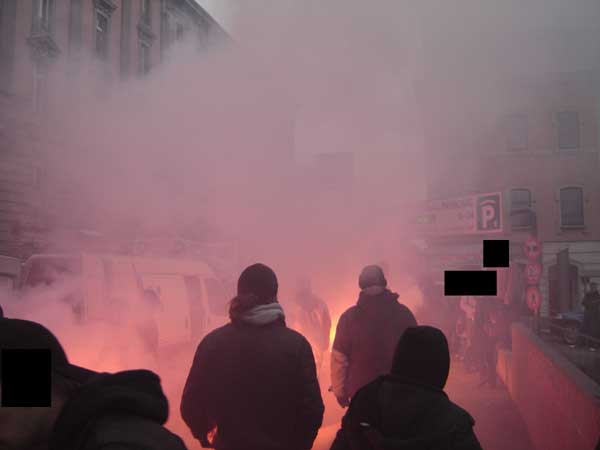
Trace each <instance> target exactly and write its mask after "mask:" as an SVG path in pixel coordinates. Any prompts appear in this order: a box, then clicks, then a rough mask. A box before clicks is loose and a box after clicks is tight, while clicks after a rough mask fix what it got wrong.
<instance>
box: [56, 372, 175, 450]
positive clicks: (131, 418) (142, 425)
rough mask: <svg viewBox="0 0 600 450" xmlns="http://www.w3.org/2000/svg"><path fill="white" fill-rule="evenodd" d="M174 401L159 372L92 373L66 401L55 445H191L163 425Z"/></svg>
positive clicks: (63, 448) (139, 448)
mask: <svg viewBox="0 0 600 450" xmlns="http://www.w3.org/2000/svg"><path fill="white" fill-rule="evenodd" d="M168 413H169V405H168V401H167V398H166V397H165V395H164V393H163V391H162V388H161V386H160V379H159V377H158V376H157V375H156V374H154V373H153V372H150V371H147V370H132V371H125V372H119V373H115V374H107V373H101V374H97V375H95V376H92V377H91V379H90V380H89V381H88V382H86V383H85V384H83V385H82V386H81V387H80V388H79V389H77V390H76V392H75V393H74V394H73V395H72V396H71V398H70V399H69V400H68V401H67V402H66V403H65V405H64V407H63V409H62V411H61V413H60V415H59V416H58V418H57V421H56V423H55V426H54V429H53V432H52V435H51V438H50V444H49V449H50V450H71V449H73V450H74V449H78V450H95V449H101V448H102V449H104V448H113V447H112V446H114V448H118V449H120V450H125V449H132V450H159V449H163V450H185V448H186V447H185V445H184V443H183V441H182V440H181V439H180V438H179V437H178V436H176V435H175V434H173V433H171V432H170V431H168V430H167V429H166V428H164V427H163V425H164V424H165V422H166V421H167V418H168Z"/></svg>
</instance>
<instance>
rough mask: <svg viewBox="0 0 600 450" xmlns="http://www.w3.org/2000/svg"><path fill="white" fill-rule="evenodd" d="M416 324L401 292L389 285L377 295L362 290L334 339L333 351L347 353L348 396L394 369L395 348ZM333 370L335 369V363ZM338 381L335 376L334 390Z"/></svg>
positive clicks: (346, 392)
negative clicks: (402, 299) (409, 328)
mask: <svg viewBox="0 0 600 450" xmlns="http://www.w3.org/2000/svg"><path fill="white" fill-rule="evenodd" d="M416 325H417V321H416V320H415V317H414V316H413V314H412V312H411V311H410V310H409V309H408V308H407V307H406V306H404V305H402V304H400V303H398V294H395V293H392V292H390V291H389V290H387V289H385V290H383V292H381V293H379V294H376V295H367V294H366V293H365V291H362V292H361V294H360V296H359V298H358V302H357V304H356V305H355V306H352V307H351V308H349V309H348V310H347V311H346V312H345V313H344V314H342V316H341V317H340V320H339V322H338V325H337V331H336V335H335V340H334V343H333V351H334V352H339V353H341V354H343V355H345V356H346V357H347V364H348V367H347V370H346V373H345V382H344V390H345V394H346V395H347V396H348V397H352V395H354V393H355V392H356V391H357V390H358V389H359V388H361V387H362V386H364V385H365V384H367V383H369V382H371V381H373V380H374V379H375V378H377V377H378V376H379V375H383V374H385V373H389V372H390V369H391V366H392V358H393V354H394V349H395V347H396V344H397V343H398V341H399V339H400V337H401V336H402V333H404V330H405V329H406V328H408V327H410V326H416ZM335 357H336V355H333V358H335ZM332 364H333V363H332ZM332 371H335V368H334V367H333V366H332ZM335 376H336V375H332V377H335ZM335 384H336V382H335V380H334V391H336V390H337V389H339V388H338V387H336V386H335Z"/></svg>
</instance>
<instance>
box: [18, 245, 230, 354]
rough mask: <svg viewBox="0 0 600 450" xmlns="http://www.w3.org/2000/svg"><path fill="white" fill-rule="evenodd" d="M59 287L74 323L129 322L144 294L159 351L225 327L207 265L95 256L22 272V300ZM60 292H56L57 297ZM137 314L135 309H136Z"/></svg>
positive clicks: (32, 265)
mask: <svg viewBox="0 0 600 450" xmlns="http://www.w3.org/2000/svg"><path fill="white" fill-rule="evenodd" d="M59 284H63V285H65V286H67V288H66V290H65V291H64V294H61V295H60V297H61V298H60V300H61V301H64V302H65V303H67V304H68V305H69V306H70V307H71V310H72V312H73V314H74V317H75V319H76V320H77V322H79V323H82V324H85V323H86V322H89V321H102V320H111V321H115V320H119V319H120V318H122V317H129V318H131V317H133V318H135V317H136V316H137V315H139V313H140V312H141V313H143V312H142V309H143V305H144V304H143V302H144V298H147V297H148V296H147V295H146V294H147V293H148V292H151V293H152V298H156V299H157V304H158V312H157V314H156V319H157V324H158V334H159V346H160V348H161V349H163V350H164V349H166V348H169V347H171V346H177V345H180V344H189V343H197V342H198V341H199V340H200V339H201V338H202V337H203V336H204V335H205V334H206V333H207V332H208V331H210V330H211V329H213V328H216V327H218V326H220V325H223V324H225V323H226V322H227V320H228V319H227V304H228V301H229V299H230V293H228V292H226V291H225V289H224V287H223V285H222V283H221V282H220V281H219V280H218V279H217V276H216V275H215V273H214V271H213V270H212V269H211V268H210V267H209V266H208V264H206V263H204V262H202V261H198V260H181V259H169V258H155V257H139V256H121V255H100V254H45V255H34V256H32V257H30V258H29V259H28V260H27V261H26V263H25V264H24V266H23V271H22V276H21V282H20V288H21V292H22V295H27V294H28V293H29V292H32V291H34V290H36V289H40V287H41V288H42V289H43V288H44V287H51V286H56V285H59ZM61 292H62V291H61ZM136 308H139V309H136Z"/></svg>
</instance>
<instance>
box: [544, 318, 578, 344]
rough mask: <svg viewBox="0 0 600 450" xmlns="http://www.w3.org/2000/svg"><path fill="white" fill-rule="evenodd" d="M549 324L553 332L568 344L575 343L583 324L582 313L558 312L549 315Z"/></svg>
mask: <svg viewBox="0 0 600 450" xmlns="http://www.w3.org/2000/svg"><path fill="white" fill-rule="evenodd" d="M550 324H551V325H552V326H551V331H552V333H553V334H555V335H558V336H560V337H562V339H563V340H564V341H565V342H566V343H567V344H569V345H577V343H578V342H579V338H580V333H581V329H582V326H583V313H582V312H565V313H558V314H555V315H554V316H552V317H551V319H550Z"/></svg>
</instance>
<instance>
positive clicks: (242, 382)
mask: <svg viewBox="0 0 600 450" xmlns="http://www.w3.org/2000/svg"><path fill="white" fill-rule="evenodd" d="M358 284H359V288H360V293H359V296H358V301H357V303H356V304H355V305H354V306H352V307H350V308H349V309H348V310H346V311H345V312H344V313H343V314H342V316H341V317H340V320H339V322H338V324H337V330H336V334H335V339H334V342H333V346H332V351H331V386H332V387H331V389H332V391H333V393H334V394H335V397H336V399H337V401H338V403H339V404H340V405H341V406H342V407H344V408H347V411H346V413H345V415H344V417H343V419H342V423H341V427H340V429H339V431H338V432H337V435H336V437H335V440H334V442H333V444H332V446H331V449H332V450H345V449H348V450H350V449H352V450H354V449H365V450H368V449H373V450H376V449H445V448H455V449H459V450H480V449H481V446H480V444H479V442H478V440H477V437H476V436H475V434H474V431H473V426H474V420H473V418H472V417H471V416H470V415H469V413H468V412H466V411H465V410H463V409H462V408H460V407H459V406H457V405H456V404H454V403H453V402H452V401H451V400H450V399H449V398H448V396H447V395H446V394H445V392H444V387H445V384H446V380H447V378H448V374H449V369H450V348H449V344H448V341H447V339H446V337H445V333H444V332H443V331H441V330H440V329H439V328H436V327H432V326H419V325H418V324H417V321H416V319H415V317H414V315H413V313H412V312H411V311H410V309H409V308H407V307H406V306H405V305H403V304H401V303H400V302H399V301H398V294H395V293H394V292H392V291H391V290H390V289H389V288H388V285H387V280H386V277H385V274H384V272H383V270H382V269H381V268H380V267H378V266H367V267H365V268H364V269H363V271H362V272H361V274H360V276H359V283H358ZM278 288H279V285H278V280H277V276H276V275H275V273H274V272H273V270H271V269H270V268H269V267H267V266H265V265H263V264H254V265H252V266H249V267H248V268H246V269H245V270H244V271H243V272H242V273H241V275H240V277H239V280H238V283H237V295H236V296H235V298H233V300H232V301H231V302H230V306H229V318H230V322H229V323H228V324H227V325H225V326H223V327H220V328H217V329H216V330H213V331H212V332H210V333H209V334H208V335H206V336H205V337H204V338H203V339H202V340H201V342H200V343H199V345H198V347H197V350H196V353H195V356H194V358H193V363H192V366H191V369H190V371H189V375H188V377H187V381H186V384H185V388H184V391H183V396H182V401H181V408H180V413H181V415H182V418H183V420H184V421H185V423H186V424H187V425H188V426H189V428H190V430H191V432H192V434H193V436H194V437H195V438H196V439H197V440H198V441H199V442H200V443H201V445H202V446H203V447H209V448H215V449H218V450H309V449H310V448H311V447H312V446H313V443H314V440H315V438H316V436H317V433H318V431H319V429H320V427H321V426H322V423H323V415H324V403H323V399H322V396H321V387H320V385H319V377H318V376H317V367H318V364H320V363H321V362H322V360H323V358H322V354H323V352H325V351H326V350H327V348H328V347H329V333H328V330H329V327H330V324H331V318H330V317H329V312H328V311H327V308H326V306H325V304H324V303H323V302H322V301H321V300H320V299H318V297H317V296H316V295H314V294H313V293H312V289H311V287H310V284H309V283H307V282H302V283H301V284H300V288H299V290H298V297H297V299H296V304H297V306H298V308H299V311H300V313H299V314H296V317H297V318H298V319H297V320H299V321H300V322H302V323H303V328H302V329H303V330H307V331H306V333H307V334H308V335H309V336H308V337H309V339H307V337H305V336H304V335H302V334H300V333H299V332H297V331H294V330H293V329H292V328H290V327H288V325H287V322H286V312H285V311H284V308H283V307H282V305H281V303H280V302H279V301H278ZM151 300H153V299H151V298H150V295H149V296H148V301H151ZM486 314H488V316H489V317H492V316H493V314H492V313H491V312H489V313H486ZM486 317H487V316H486ZM328 324H329V325H328ZM146 331H147V334H148V335H149V336H150V337H151V338H149V341H150V342H152V343H155V336H154V334H155V333H154V331H153V330H146ZM309 340H310V342H311V343H312V345H311V343H309ZM0 348H1V349H2V351H3V355H4V351H5V350H11V349H21V350H22V349H44V348H45V349H49V350H50V353H51V360H50V363H51V393H52V398H51V405H50V406H49V407H26V408H24V407H15V405H12V406H11V405H5V404H4V402H3V407H2V408H0V448H2V449H9V450H21V449H40V448H44V449H49V450H68V449H83V450H96V449H105V450H125V449H131V450H134V449H135V450H142V449H145V450H153V449H157V450H158V449H163V450H171V449H173V450H175V449H177V450H180V449H185V444H184V443H183V441H182V440H181V439H180V438H179V437H178V436H176V435H175V434H173V433H172V432H170V431H168V430H167V429H166V428H165V426H164V425H165V423H166V420H167V417H168V413H169V411H168V402H167V399H166V397H165V394H164V393H163V390H162V387H161V383H160V379H159V378H158V376H157V375H156V374H154V373H153V372H151V371H148V370H130V371H124V372H118V373H112V374H109V373H97V372H94V371H91V370H88V369H85V368H82V367H78V366H75V365H73V364H71V363H70V362H69V360H68V359H67V356H66V353H65V351H64V349H63V348H62V346H61V344H60V343H59V341H58V340H57V338H56V337H55V336H54V335H53V334H52V333H51V332H50V331H49V330H48V329H47V328H45V327H43V326H42V325H40V324H37V323H34V322H30V321H27V320H20V319H12V318H0ZM315 354H316V355H317V357H316V360H315ZM2 360H4V357H3V358H2V359H0V361H2ZM7 361H9V360H8V359H7ZM11 361H12V360H11ZM0 364H1V363H0ZM6 364H8V363H6ZM4 369H6V370H2V367H1V366H0V373H2V374H5V373H9V372H10V371H9V368H6V367H5V368H4ZM28 379H29V380H32V379H35V374H34V375H32V377H29V378H28ZM0 381H2V380H0ZM2 386H4V384H2ZM4 394H5V397H8V395H7V393H6V392H5V393H4ZM11 396H12V397H14V395H12V393H11ZM1 398H2V391H1V390H0V399H1ZM13 400H14V398H13Z"/></svg>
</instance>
